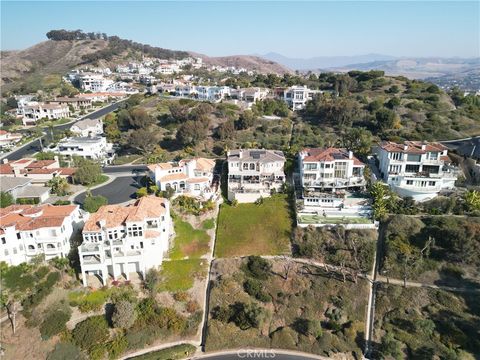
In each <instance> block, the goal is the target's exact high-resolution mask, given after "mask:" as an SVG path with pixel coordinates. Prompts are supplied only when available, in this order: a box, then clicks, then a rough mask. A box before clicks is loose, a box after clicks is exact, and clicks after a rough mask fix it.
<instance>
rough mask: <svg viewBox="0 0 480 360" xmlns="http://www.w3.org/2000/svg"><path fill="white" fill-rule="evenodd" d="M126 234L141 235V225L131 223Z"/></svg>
mask: <svg viewBox="0 0 480 360" xmlns="http://www.w3.org/2000/svg"><path fill="white" fill-rule="evenodd" d="M128 236H133V237H137V236H143V229H142V227H141V226H138V225H132V226H131V227H129V228H128Z"/></svg>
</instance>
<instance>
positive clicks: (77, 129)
mask: <svg viewBox="0 0 480 360" xmlns="http://www.w3.org/2000/svg"><path fill="white" fill-rule="evenodd" d="M70 131H71V132H72V133H73V134H74V135H75V136H79V137H87V136H96V135H102V134H103V121H102V120H101V119H84V120H80V121H77V122H76V123H75V124H73V125H72V126H71V127H70Z"/></svg>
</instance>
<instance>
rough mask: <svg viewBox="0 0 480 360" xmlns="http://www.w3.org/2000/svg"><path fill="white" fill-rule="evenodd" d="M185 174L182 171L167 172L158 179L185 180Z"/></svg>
mask: <svg viewBox="0 0 480 360" xmlns="http://www.w3.org/2000/svg"><path fill="white" fill-rule="evenodd" d="M185 179H187V175H185V174H184V173H176V174H168V175H165V176H163V177H162V178H161V179H160V181H174V180H185Z"/></svg>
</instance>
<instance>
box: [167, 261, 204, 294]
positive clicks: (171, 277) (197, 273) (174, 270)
mask: <svg viewBox="0 0 480 360" xmlns="http://www.w3.org/2000/svg"><path fill="white" fill-rule="evenodd" d="M206 266H207V261H206V260H202V259H188V260H172V261H164V262H163V263H162V269H161V272H160V275H161V277H162V281H161V283H160V291H173V292H175V291H186V290H188V289H190V288H191V287H192V286H193V282H194V280H195V278H199V279H201V278H204V277H205V275H206Z"/></svg>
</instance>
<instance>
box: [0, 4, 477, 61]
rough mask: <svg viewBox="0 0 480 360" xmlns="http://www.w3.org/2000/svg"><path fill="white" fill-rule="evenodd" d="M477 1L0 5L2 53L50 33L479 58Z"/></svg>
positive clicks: (221, 47)
mask: <svg viewBox="0 0 480 360" xmlns="http://www.w3.org/2000/svg"><path fill="white" fill-rule="evenodd" d="M479 4H480V2H479V1H472V2H466V1H452V2H449V1H425V2H420V1H372V2H367V1H350V2H347V1H340V2H339V1H336V2H334V1H309V2H299V1H295V2H294V1H283V2H274V1H263V2H259V1H223V2H221V1H216V2H205V1H198V0H197V1H195V2H186V1H177V2H163V1H162V2H160V1H159V2H153V1H146V2H130V1H120V2H118V1H117V2H113V1H112V2H110V1H96V2H87V1H83V2H74V1H53V2H43V1H34V2H27V1H12V2H7V1H1V49H2V50H9V49H23V48H26V47H28V46H31V45H33V44H35V43H37V42H40V41H43V40H45V39H46V37H45V33H46V32H47V31H48V30H51V29H60V28H65V29H82V30H84V31H86V32H89V31H100V32H106V33H107V34H109V35H118V36H120V37H123V38H126V39H132V40H135V41H138V42H143V43H147V44H150V45H155V46H161V47H164V48H171V49H178V50H190V51H196V52H200V53H204V54H207V55H211V56H220V55H234V54H265V53H268V52H278V53H280V54H283V55H286V56H290V57H313V56H338V55H360V54H367V53H379V54H386V55H394V56H422V57H425V56H444V57H451V56H459V57H474V56H475V57H478V56H480V54H479V53H480V50H479V47H480V25H479V22H480V19H479V18H480V5H479Z"/></svg>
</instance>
